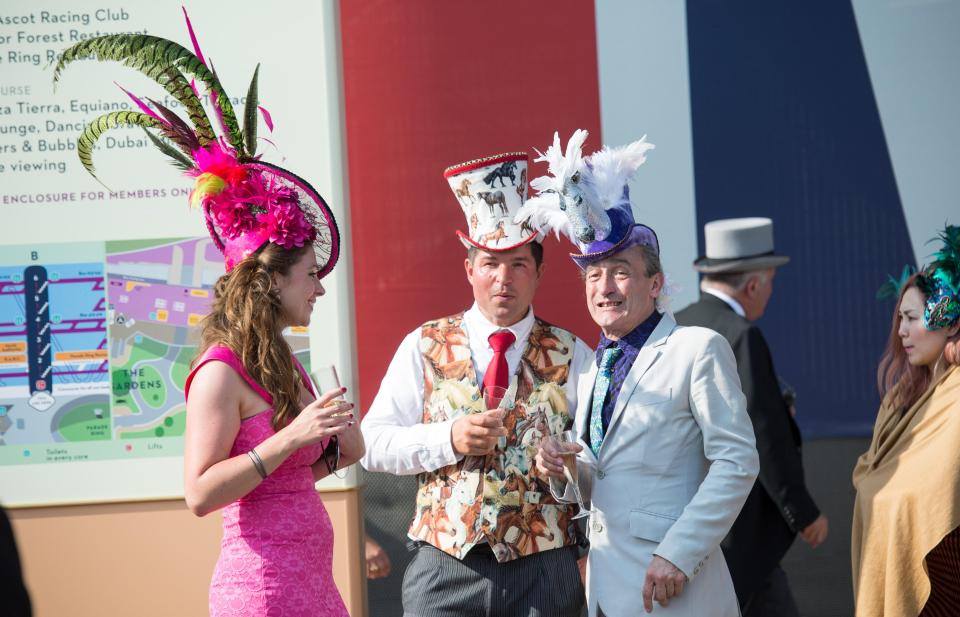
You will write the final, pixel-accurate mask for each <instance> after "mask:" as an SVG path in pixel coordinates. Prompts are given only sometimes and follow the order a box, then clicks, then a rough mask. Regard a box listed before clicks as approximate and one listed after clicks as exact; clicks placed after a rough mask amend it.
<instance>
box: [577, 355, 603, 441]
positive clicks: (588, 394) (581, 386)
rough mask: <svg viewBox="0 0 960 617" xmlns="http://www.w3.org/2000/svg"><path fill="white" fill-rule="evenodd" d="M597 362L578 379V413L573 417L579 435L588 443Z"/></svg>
mask: <svg viewBox="0 0 960 617" xmlns="http://www.w3.org/2000/svg"><path fill="white" fill-rule="evenodd" d="M598 370H599V369H598V368H597V362H596V360H594V361H592V362H591V363H590V370H589V371H587V372H586V373H584V374H583V375H581V376H580V379H579V381H577V413H576V415H575V416H574V418H573V428H574V429H575V430H576V431H577V436H578V437H580V439H583V440H584V441H586V442H587V443H590V441H589V440H588V439H587V427H588V426H589V425H590V405H591V404H592V403H593V385H594V383H596V381H597V371H598Z"/></svg>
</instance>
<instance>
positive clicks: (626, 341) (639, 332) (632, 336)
mask: <svg viewBox="0 0 960 617" xmlns="http://www.w3.org/2000/svg"><path fill="white" fill-rule="evenodd" d="M661 318H663V313H661V312H659V311H654V312H653V313H651V314H650V316H649V317H647V318H646V319H644V320H643V322H642V323H641V324H640V325H639V326H637V327H636V328H634V329H633V330H631V331H630V332H628V333H627V334H626V336H623V337H622V338H620V340H617V341H612V340H610V339H608V338H607V337H606V335H605V334H603V333H602V332H601V333H600V344H599V345H597V363H598V364H599V362H600V359H601V358H602V357H603V352H604V350H606V349H607V348H608V347H611V346H613V345H617V346H619V347H620V349H622V350H623V351H624V353H627V352H630V351H632V352H633V353H638V352H639V351H640V348H641V347H643V345H644V344H645V343H646V342H647V339H649V338H650V335H651V334H653V331H654V329H656V327H657V324H659V323H660V319H661Z"/></svg>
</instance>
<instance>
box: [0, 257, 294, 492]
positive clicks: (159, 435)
mask: <svg viewBox="0 0 960 617" xmlns="http://www.w3.org/2000/svg"><path fill="white" fill-rule="evenodd" d="M18 260H19V261H20V262H21V263H16V262H17V261H18ZM71 260H72V261H71ZM0 264H4V265H0V474H2V477H3V484H2V486H3V495H2V496H3V498H4V501H5V502H12V503H24V502H26V503H32V504H36V503H43V502H45V500H44V499H43V498H42V495H41V494H39V493H37V490H38V487H42V486H43V483H38V482H37V476H41V477H47V476H57V477H58V478H60V479H59V480H56V482H57V483H58V484H59V485H62V490H63V491H66V493H61V494H59V496H58V498H57V502H64V501H77V500H82V501H89V500H91V499H90V496H91V494H93V495H94V496H95V497H96V496H97V495H98V493H97V492H95V490H96V488H97V487H100V489H101V490H106V491H108V492H109V494H110V495H116V494H121V495H129V493H130V490H125V488H124V487H125V485H126V484H128V483H130V482H131V481H133V480H135V481H136V486H137V487H144V486H150V483H149V482H146V483H145V482H144V479H145V478H144V477H140V478H139V479H135V478H133V477H131V475H130V474H129V473H125V472H124V470H126V469H136V470H138V472H139V473H141V474H145V473H149V471H148V470H149V469H150V467H151V465H150V464H149V461H151V460H152V461H153V462H154V463H159V465H160V469H162V470H163V472H162V473H159V474H154V475H155V476H157V477H155V478H154V480H157V479H160V481H161V483H163V482H164V480H163V478H168V479H167V480H166V482H168V483H170V482H171V481H172V480H173V477H171V476H170V474H169V473H168V472H170V471H171V470H174V471H176V475H177V476H178V475H179V473H180V460H181V459H180V457H181V456H182V455H183V434H184V429H185V426H186V403H185V397H184V384H185V382H186V378H187V375H188V374H189V372H190V365H191V362H192V361H193V359H194V357H195V356H196V353H197V343H198V340H197V337H198V334H199V329H198V328H197V325H198V324H199V323H200V320H201V319H202V318H203V316H204V315H206V314H207V313H208V312H209V309H210V303H211V301H212V298H213V285H214V283H215V282H216V280H217V278H218V277H219V276H220V275H221V274H222V273H223V261H222V256H221V254H220V252H219V251H218V250H217V249H216V247H215V246H214V245H213V242H212V241H211V240H210V239H209V238H191V239H183V240H130V241H110V242H105V243H102V242H101V243H76V244H61V245H56V246H53V245H41V246H35V247H28V246H19V247H18V246H10V247H0ZM285 336H286V339H287V342H288V343H289V344H290V346H291V348H292V349H293V350H294V354H295V355H296V357H297V359H298V360H300V361H301V362H302V363H303V364H304V366H305V367H307V368H308V370H309V366H310V358H309V355H310V354H309V333H308V331H307V329H306V328H291V329H289V330H288V331H287V332H286V333H285ZM110 462H113V464H112V465H111V464H110ZM117 463H120V465H118V464H117ZM118 472H119V473H118ZM149 477H150V476H149V475H148V476H147V478H148V479H149ZM68 485H69V486H68ZM71 487H72V488H71ZM127 488H128V489H132V490H133V492H134V494H138V493H137V491H143V488H134V487H133V486H131V487H127ZM78 489H80V490H82V495H80V494H78V495H77V496H76V497H74V498H72V499H71V498H69V495H70V491H78ZM154 490H155V489H154ZM168 490H171V492H170V493H168V494H166V496H175V495H178V494H179V492H180V491H182V489H181V488H179V487H178V485H177V483H176V482H172V483H171V486H169V487H168ZM65 495H66V496H65ZM151 495H153V493H151ZM153 496H156V495H153ZM103 498H105V495H102V494H100V499H98V500H102V499H103Z"/></svg>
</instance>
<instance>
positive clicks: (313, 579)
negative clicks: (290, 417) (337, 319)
mask: <svg viewBox="0 0 960 617" xmlns="http://www.w3.org/2000/svg"><path fill="white" fill-rule="evenodd" d="M211 360H219V361H221V362H225V363H226V364H228V365H230V366H231V367H233V369H234V370H236V371H237V372H238V373H239V374H240V375H241V376H242V377H243V378H244V380H246V382H247V383H248V384H249V385H250V387H251V388H253V389H254V390H255V391H256V392H257V393H258V394H260V396H262V397H263V398H264V400H265V401H267V403H268V404H272V397H271V396H270V395H269V394H268V393H267V392H266V391H264V389H263V388H262V387H260V385H259V384H258V383H256V382H254V381H253V380H252V379H251V378H250V376H249V375H247V373H246V371H244V370H243V366H242V365H241V363H240V361H239V359H238V358H237V357H236V356H235V355H234V353H233V352H232V351H231V350H230V349H228V348H226V347H212V348H211V349H209V350H208V351H207V352H206V353H205V354H204V356H203V357H202V358H201V359H200V361H199V362H197V365H196V368H194V369H193V371H192V372H191V373H190V376H189V377H188V378H187V383H186V390H187V394H188V395H189V389H190V382H191V381H192V380H193V376H194V374H195V373H196V371H197V370H198V369H199V368H200V367H201V366H203V365H204V364H206V363H207V362H210V361H211ZM294 363H295V364H296V365H297V368H298V370H299V371H300V373H301V374H302V375H303V376H304V383H306V384H307V387H308V388H310V391H311V393H312V392H313V388H312V387H311V386H310V380H309V379H308V378H307V376H306V373H305V371H304V370H303V367H302V366H300V364H299V363H298V362H297V361H296V359H294ZM272 411H273V410H272V409H267V410H265V411H263V412H261V413H259V414H257V415H255V416H251V417H249V418H246V419H245V420H243V422H242V423H241V424H240V432H239V433H237V438H236V440H235V441H234V443H233V448H231V450H230V456H237V455H240V454H244V453H246V452H247V451H248V450H250V449H251V448H254V447H256V446H257V445H258V444H260V443H261V442H262V441H263V440H264V439H266V438H267V437H269V436H271V435H273V433H274V431H273V427H272V426H271V424H270V418H271V416H272V413H271V412H272ZM322 451H323V445H321V444H317V445H314V446H308V447H304V448H301V449H300V450H297V451H296V452H295V453H294V454H293V455H291V456H290V458H288V459H287V460H286V461H284V462H283V464H282V465H280V467H279V468H277V469H276V470H275V471H274V472H273V473H271V474H270V475H269V476H268V477H267V479H266V480H264V481H263V482H262V483H260V485H259V486H257V488H255V489H254V490H253V491H251V492H250V493H248V494H247V495H246V496H245V497H242V498H241V499H238V500H237V501H235V502H233V503H231V504H230V505H228V506H226V507H225V508H224V509H223V540H222V542H221V544H220V559H219V560H218V561H217V566H216V569H215V570H214V573H213V581H212V582H211V583H210V616H211V617H349V613H347V609H346V607H345V606H344V604H343V600H342V599H341V597H340V592H339V591H338V590H337V587H336V585H335V584H334V582H333V573H332V568H333V527H332V526H331V524H330V517H329V516H328V515H327V511H326V509H325V508H324V507H323V502H322V501H321V500H320V496H319V495H317V492H316V490H314V481H313V472H312V470H311V469H310V466H311V465H312V464H313V463H314V462H315V461H316V460H317V459H318V458H319V457H320V454H321V452H322ZM251 465H252V463H251Z"/></svg>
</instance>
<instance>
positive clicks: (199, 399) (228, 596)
mask: <svg viewBox="0 0 960 617" xmlns="http://www.w3.org/2000/svg"><path fill="white" fill-rule="evenodd" d="M184 16H186V11H184ZM187 29H188V31H189V34H190V40H191V42H192V45H193V48H194V53H190V51H189V50H187V49H186V48H184V47H182V46H180V45H178V44H176V43H174V42H173V41H168V40H166V39H161V38H158V37H154V36H148V35H142V34H111V35H105V36H100V37H96V38H93V39H88V40H85V41H83V42H82V43H79V44H77V45H74V46H72V47H70V48H68V49H66V50H64V52H63V53H62V54H61V55H60V58H59V61H58V63H57V68H56V71H55V75H54V81H56V80H57V79H58V78H59V76H60V74H61V72H62V71H63V70H64V68H66V67H67V66H68V65H69V64H71V63H72V62H74V61H76V60H85V59H97V60H111V61H117V62H121V63H123V64H125V65H126V66H128V67H133V68H135V69H137V70H139V71H141V72H143V73H144V74H146V75H147V76H148V77H150V78H151V79H154V80H155V81H157V83H158V84H160V85H161V86H163V87H164V88H165V90H166V91H167V92H168V94H169V95H171V96H173V97H174V98H175V99H176V100H177V102H178V104H179V105H178V108H180V109H183V110H186V114H187V119H184V118H183V117H180V116H178V115H177V114H176V113H174V112H173V111H172V110H170V109H168V108H167V107H165V106H163V105H161V104H160V103H157V102H156V101H155V100H153V99H147V101H149V103H150V104H147V102H145V101H144V100H142V99H140V98H138V97H136V96H134V95H133V94H131V93H129V92H128V93H127V94H128V95H129V96H130V98H131V99H132V100H133V102H134V103H135V104H136V107H137V108H138V109H139V110H140V111H123V112H114V113H109V114H105V115H103V116H101V117H99V118H97V119H96V120H94V121H93V122H92V123H91V124H90V125H89V126H87V128H86V129H85V130H84V132H83V134H82V135H81V136H80V139H79V140H78V142H77V152H78V154H79V156H80V161H81V162H82V163H83V165H84V167H86V168H87V170H88V171H89V172H90V173H91V174H93V172H94V167H93V152H94V146H95V144H96V141H97V139H98V138H99V137H100V135H101V134H102V133H103V132H104V131H106V130H109V129H110V128H116V127H118V126H125V125H126V126H139V127H141V128H143V129H144V130H145V131H147V134H148V135H149V136H150V139H151V140H152V141H153V142H154V144H156V145H157V147H158V148H159V149H160V150H161V151H162V152H163V153H164V154H166V155H167V156H169V157H170V158H171V159H172V162H173V163H174V165H175V166H177V167H180V168H181V169H184V170H185V172H186V174H187V175H188V176H190V177H192V178H195V184H194V188H193V191H192V193H191V194H190V202H191V204H192V205H193V206H195V207H198V208H200V209H201V210H202V212H203V215H204V219H205V222H206V227H207V231H208V232H209V233H210V237H211V238H212V239H213V242H214V244H215V245H216V246H217V248H218V249H220V251H221V252H222V253H223V256H224V263H225V266H226V271H227V272H226V274H225V275H223V276H222V277H220V279H219V280H218V281H217V283H216V286H215V288H214V292H215V296H216V299H215V300H214V303H213V307H212V311H211V313H210V314H209V315H208V316H207V317H206V318H205V319H204V321H203V323H202V325H201V331H202V335H201V344H200V356H199V357H198V358H197V360H196V362H195V363H194V368H193V371H192V372H191V373H190V375H189V377H188V378H187V384H186V392H187V396H188V402H187V430H186V438H185V451H184V484H185V491H186V501H187V505H188V506H189V507H190V510H191V511H192V512H193V513H194V514H196V515H198V516H204V515H206V514H208V513H210V512H213V511H215V510H219V509H223V542H222V545H221V552H220V560H219V561H218V562H217V567H216V571H215V572H214V575H213V582H212V583H211V586H210V614H211V615H212V616H214V617H226V616H234V617H343V616H347V611H346V608H345V607H344V604H343V600H342V599H341V598H340V594H339V592H338V591H337V588H336V586H335V585H334V582H333V575H332V555H333V529H332V527H331V525H330V518H329V517H328V516H327V512H326V510H325V509H324V507H323V503H322V502H321V501H320V497H319V496H318V495H317V493H316V491H315V490H314V482H315V481H316V480H319V479H320V478H322V477H324V476H326V475H327V474H329V473H332V472H333V471H334V470H335V469H336V468H337V467H338V466H346V465H350V464H352V463H354V462H355V461H357V460H359V458H360V457H361V456H362V455H363V438H362V437H361V436H360V430H359V427H358V423H356V422H355V420H354V418H353V415H352V413H351V410H352V409H353V405H351V404H349V403H347V402H346V401H344V400H343V399H342V398H341V397H342V395H343V393H344V390H342V389H341V390H336V391H330V392H325V393H322V394H320V395H319V396H318V394H319V393H317V392H314V391H313V387H312V386H311V384H310V380H309V378H308V377H307V375H306V373H305V372H304V370H303V367H302V366H300V364H299V363H298V362H297V360H296V359H295V358H294V357H293V353H292V351H291V349H290V346H289V345H288V344H287V342H286V341H285V340H284V338H283V336H282V333H283V330H284V329H285V328H287V327H291V326H306V325H308V324H309V323H310V316H311V314H312V312H313V305H314V303H315V302H316V299H317V297H319V296H321V295H323V286H322V285H321V284H320V279H321V278H323V277H324V276H325V275H327V274H328V273H329V272H330V271H331V270H332V269H333V267H334V265H335V264H336V262H337V258H338V256H339V252H340V246H339V242H340V235H339V232H338V231H337V225H336V221H335V220H334V218H333V214H332V213H331V212H330V209H329V208H328V207H327V204H326V202H324V200H323V198H322V197H321V196H320V195H319V194H318V193H317V192H316V191H315V190H314V189H313V187H312V186H310V185H309V184H308V183H307V182H306V181H304V180H303V179H301V178H299V177H298V176H296V175H294V174H293V173H291V172H289V171H287V170H285V169H283V168H280V167H277V166H275V165H271V164H269V163H266V162H263V161H261V160H260V157H259V155H258V154H257V152H256V147H257V144H258V139H257V119H258V117H259V115H260V114H259V112H262V114H263V116H264V117H265V118H266V120H267V124H268V126H270V128H271V129H272V126H273V125H272V123H271V120H270V117H269V114H267V113H266V111H265V110H263V108H261V107H258V105H257V91H258V90H257V75H258V71H254V76H253V82H252V83H251V85H250V89H249V91H248V94H247V99H246V107H245V109H244V111H243V116H242V118H243V125H242V128H241V123H240V121H239V119H238V115H237V113H236V112H235V111H234V109H233V106H232V103H231V99H230V97H228V96H227V94H226V92H225V91H224V89H223V85H222V84H221V83H220V80H219V78H218V77H217V75H216V73H215V72H214V71H213V69H212V67H208V65H207V63H206V60H205V59H204V56H203V53H202V52H201V51H200V46H199V43H198V41H197V37H196V34H195V33H194V32H193V29H192V27H191V26H190V20H189V19H187ZM188 80H189V81H188ZM201 88H203V89H205V90H206V91H207V93H208V94H209V98H210V105H211V107H212V108H213V109H214V110H215V111H216V114H215V115H214V119H215V120H216V122H213V121H212V120H211V118H210V117H208V116H207V114H206V112H205V110H204V105H203V102H202V101H201V100H200V96H201V94H200V89H201ZM215 127H219V128H220V129H222V133H221V134H219V135H218V134H217V132H216V129H215ZM151 131H153V132H151ZM204 258H205V257H201V256H194V258H193V259H192V260H190V259H189V258H188V259H185V263H184V267H185V268H190V267H193V268H201V267H202V264H201V263H200V260H201V259H204ZM187 291H189V290H187V289H185V290H184V292H185V293H186V292H187Z"/></svg>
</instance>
